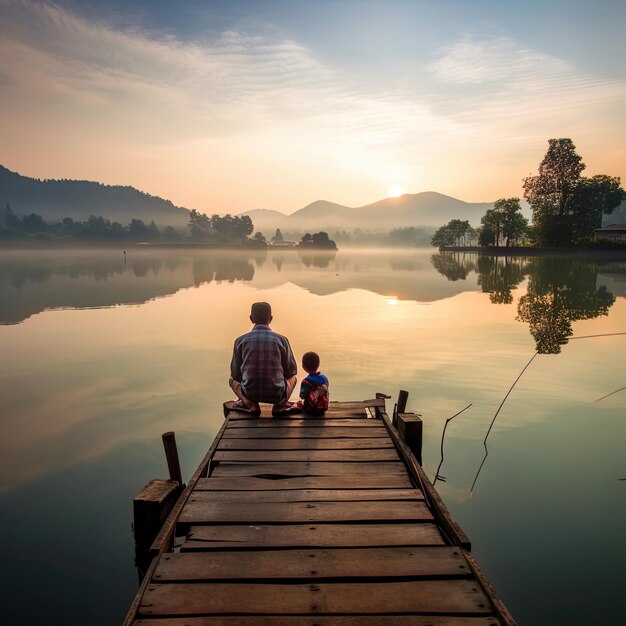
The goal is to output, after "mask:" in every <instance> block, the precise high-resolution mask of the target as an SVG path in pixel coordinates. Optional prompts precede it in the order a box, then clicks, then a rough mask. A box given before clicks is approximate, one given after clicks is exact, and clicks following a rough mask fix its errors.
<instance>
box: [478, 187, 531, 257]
mask: <svg viewBox="0 0 626 626" xmlns="http://www.w3.org/2000/svg"><path fill="white" fill-rule="evenodd" d="M480 223H481V224H482V226H481V229H480V235H479V237H478V243H479V244H480V245H481V246H500V245H501V243H502V242H504V243H505V245H506V247H507V248H508V247H509V246H510V245H511V243H516V242H518V241H519V240H520V239H522V238H524V237H525V236H526V234H527V233H528V220H527V219H526V218H525V217H524V216H523V215H522V207H521V205H520V201H519V198H500V200H496V201H495V203H494V205H493V209H489V210H488V211H487V212H486V213H485V215H483V217H482V218H481V220H480Z"/></svg>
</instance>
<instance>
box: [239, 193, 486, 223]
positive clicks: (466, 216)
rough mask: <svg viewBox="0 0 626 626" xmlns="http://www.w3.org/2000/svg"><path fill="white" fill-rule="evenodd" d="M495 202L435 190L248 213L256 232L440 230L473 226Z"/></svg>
mask: <svg viewBox="0 0 626 626" xmlns="http://www.w3.org/2000/svg"><path fill="white" fill-rule="evenodd" d="M492 207H493V202H463V201H462V200H457V199H456V198H452V197H450V196H445V195H443V194H440V193H435V192H434V191H427V192H424V193H417V194H404V195H403V196H400V197H398V198H385V199H384V200H379V201H378V202H374V203H372V204H366V205H365V206H361V207H347V206H343V205H341V204H335V203H334V202H328V201H326V200H318V201H317V202H313V203H312V204H309V205H307V206H305V207H304V208H303V209H300V210H299V211H296V212H295V213H292V214H291V215H285V214H284V213H280V212H279V211H269V210H267V209H257V210H254V211H247V212H246V213H244V214H243V215H249V216H250V218H251V219H252V222H253V223H254V226H255V228H256V230H261V231H263V230H264V231H267V232H269V231H272V230H274V229H276V228H280V229H281V230H323V229H327V230H336V229H346V230H352V229H354V228H361V229H367V230H392V229H393V228H399V227H407V226H426V227H431V228H438V227H439V226H442V225H443V224H446V223H447V222H449V221H450V220H451V219H456V218H458V219H463V220H469V221H470V223H471V224H472V226H478V225H479V224H480V218H481V217H482V216H483V215H484V214H485V211H487V209H490V208H492Z"/></svg>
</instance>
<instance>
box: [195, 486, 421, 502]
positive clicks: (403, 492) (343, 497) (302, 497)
mask: <svg viewBox="0 0 626 626" xmlns="http://www.w3.org/2000/svg"><path fill="white" fill-rule="evenodd" d="M194 498H195V499H196V500H197V501H198V502H365V501H381V500H385V501H393V500H423V499H424V495H423V494H422V492H421V491H420V490H419V489H299V490H297V489H286V490H284V491H266V492H264V493H260V492H259V491H258V490H256V491H203V490H200V489H196V490H195V492H194Z"/></svg>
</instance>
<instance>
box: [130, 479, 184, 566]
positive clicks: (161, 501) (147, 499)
mask: <svg viewBox="0 0 626 626" xmlns="http://www.w3.org/2000/svg"><path fill="white" fill-rule="evenodd" d="M179 493H180V485H179V484H178V482H176V481H174V480H164V479H161V478H155V479H154V480H151V481H150V482H149V483H148V484H147V485H146V486H145V487H144V488H143V489H142V490H141V491H140V492H139V493H138V494H137V495H136V496H135V497H134V498H133V534H134V535H135V564H136V565H137V569H138V571H139V575H140V578H141V576H142V574H143V573H144V572H145V571H146V570H147V568H148V566H149V565H150V561H151V560H152V554H151V553H150V546H151V544H152V542H153V541H154V538H155V537H156V536H157V534H158V532H159V531H160V530H161V526H163V523H164V522H165V520H166V519H167V516H168V515H169V513H170V511H171V510H172V507H173V506H174V504H175V503H176V500H177V499H178V494H179Z"/></svg>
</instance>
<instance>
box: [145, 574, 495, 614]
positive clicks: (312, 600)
mask: <svg viewBox="0 0 626 626" xmlns="http://www.w3.org/2000/svg"><path fill="white" fill-rule="evenodd" d="M490 610H491V607H490V604H489V601H488V600H487V597H486V596H485V594H484V593H483V591H482V589H481V588H480V586H479V585H477V584H476V583H475V582H473V581H467V580H418V581H411V582H387V583H379V584H377V585H372V584H369V583H315V584H306V585H297V584H296V585H281V584H246V585H245V587H242V586H241V585H237V584H236V583H232V584H228V583H213V584H211V585H210V586H207V585H199V584H190V583H181V584H174V583H172V584H165V585H161V584H151V585H150V586H149V587H148V588H147V590H146V593H145V594H144V597H143V599H142V603H141V605H140V607H139V614H140V615H145V616H148V615H168V616H172V615H189V616H191V615H198V614H200V615H207V614H208V615H210V614H220V613H226V614H228V613H238V614H246V613H248V614H257V615H259V614H270V615H271V614H290V613H316V614H319V613H366V614H376V613H387V614H389V613H448V614H449V613H461V614H468V613H470V614H477V615H480V614H481V613H482V614H486V613H489V612H490Z"/></svg>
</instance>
